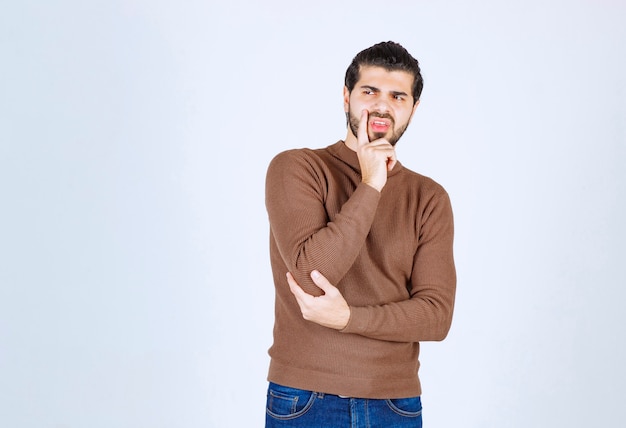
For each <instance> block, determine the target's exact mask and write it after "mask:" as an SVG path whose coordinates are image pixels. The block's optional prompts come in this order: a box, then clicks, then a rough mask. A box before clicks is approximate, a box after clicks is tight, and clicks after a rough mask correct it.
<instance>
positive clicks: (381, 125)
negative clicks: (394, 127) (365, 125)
mask: <svg viewBox="0 0 626 428" xmlns="http://www.w3.org/2000/svg"><path fill="white" fill-rule="evenodd" d="M369 122H370V123H369V125H370V129H371V130H372V131H373V132H386V131H387V130H388V129H389V127H390V126H391V120H389V119H383V118H380V117H373V118H371V119H370V121H369Z"/></svg>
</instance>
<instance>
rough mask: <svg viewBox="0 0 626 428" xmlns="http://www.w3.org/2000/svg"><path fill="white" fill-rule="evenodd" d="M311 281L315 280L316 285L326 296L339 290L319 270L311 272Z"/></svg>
mask: <svg viewBox="0 0 626 428" xmlns="http://www.w3.org/2000/svg"><path fill="white" fill-rule="evenodd" d="M311 279H313V282H314V283H315V285H317V286H318V287H319V288H321V289H322V291H324V294H328V293H332V292H333V291H335V290H337V288H336V287H335V286H334V285H332V284H331V283H330V282H329V281H328V280H327V279H326V277H325V276H324V275H322V274H321V273H320V272H319V271H317V270H314V271H313V272H311Z"/></svg>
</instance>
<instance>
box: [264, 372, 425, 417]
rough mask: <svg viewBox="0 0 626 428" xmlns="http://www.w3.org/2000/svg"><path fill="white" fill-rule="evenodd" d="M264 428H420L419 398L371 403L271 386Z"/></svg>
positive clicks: (268, 392)
mask: <svg viewBox="0 0 626 428" xmlns="http://www.w3.org/2000/svg"><path fill="white" fill-rule="evenodd" d="M265 427H266V428H278V427H280V428H287V427H294V428H296V427H306V428H341V427H346V428H375V427H385V428H409V427H410V428H421V427H422V402H421V400H420V397H412V398H400V399H388V400H372V399H367V398H343V397H340V396H338V395H332V394H324V393H321V392H311V391H304V390H302V389H296V388H289V387H286V386H281V385H277V384H275V383H272V382H270V385H269V388H268V390H267V412H266V416H265Z"/></svg>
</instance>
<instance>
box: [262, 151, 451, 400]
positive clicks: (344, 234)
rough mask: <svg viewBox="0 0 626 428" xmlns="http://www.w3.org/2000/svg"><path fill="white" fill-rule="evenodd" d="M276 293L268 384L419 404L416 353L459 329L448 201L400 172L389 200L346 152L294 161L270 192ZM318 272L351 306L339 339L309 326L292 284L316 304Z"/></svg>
mask: <svg viewBox="0 0 626 428" xmlns="http://www.w3.org/2000/svg"><path fill="white" fill-rule="evenodd" d="M266 206H267V211H268V215H269V222H270V258H271V263H272V271H273V276H274V283H275V287H276V308H275V324H274V343H273V345H272V347H271V348H270V350H269V354H270V357H271V363H270V369H269V376H268V379H269V380H270V381H272V382H275V383H278V384H282V385H286V386H290V387H294V388H300V389H306V390H312V391H318V392H325V393H329V394H338V395H347V396H351V397H360V398H402V397H411V396H417V395H421V386H420V382H419V378H418V375H417V372H418V368H419V361H418V356H419V342H420V341H425V340H442V339H444V338H445V336H446V335H447V333H448V330H449V328H450V323H451V321H452V311H453V307H454V295H455V288H456V273H455V268H454V260H453V255H452V240H453V221H452V209H451V206H450V200H449V198H448V195H447V193H446V192H445V190H444V189H443V188H442V187H441V186H440V185H439V184H437V183H435V182H434V181H433V180H431V179H430V178H427V177H424V176H422V175H420V174H417V173H415V172H413V171H410V170H409V169H407V168H404V167H403V166H402V165H401V164H400V163H398V164H396V166H395V167H394V169H393V170H392V171H391V172H390V173H389V174H388V179H387V183H386V185H385V187H384V188H383V190H382V192H381V193H379V192H377V191H376V190H375V189H373V188H372V187H370V186H368V185H366V184H363V183H361V176H360V172H359V162H358V159H357V155H356V153H355V152H354V151H352V150H351V149H350V148H348V147H347V146H346V145H345V144H344V143H343V142H342V141H339V142H338V143H336V144H333V145H331V146H329V147H327V148H325V149H318V150H310V149H297V150H289V151H286V152H283V153H281V154H279V155H277V156H276V157H275V158H274V159H273V160H272V162H271V163H270V166H269V169H268V172H267V181H266ZM313 269H317V270H319V271H320V272H321V273H322V274H323V275H325V276H326V277H327V278H328V280H329V281H330V282H331V283H332V284H334V285H335V286H337V287H338V288H339V290H340V291H341V293H342V294H343V296H344V297H345V299H346V301H347V302H348V304H349V305H350V310H351V316H350V321H349V322H348V325H347V326H346V327H345V329H343V330H342V331H337V330H333V329H329V328H325V327H322V326H319V325H317V324H315V323H312V322H309V321H306V320H304V319H303V318H302V315H301V312H300V309H299V307H298V304H297V302H296V300H295V298H294V296H293V295H292V294H291V292H290V291H289V286H288V284H287V280H286V277H285V274H286V272H287V271H289V272H291V273H292V274H293V275H294V277H295V278H296V281H298V283H299V284H300V285H301V286H302V287H303V288H304V290H305V291H307V292H308V293H311V294H315V295H319V294H321V290H319V288H317V287H316V286H315V284H314V283H313V282H312V280H311V278H310V276H309V275H310V272H311V271H312V270H313Z"/></svg>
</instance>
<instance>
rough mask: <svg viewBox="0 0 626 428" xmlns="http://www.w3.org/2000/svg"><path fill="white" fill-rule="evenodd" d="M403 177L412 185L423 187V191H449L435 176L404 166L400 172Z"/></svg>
mask: <svg viewBox="0 0 626 428" xmlns="http://www.w3.org/2000/svg"><path fill="white" fill-rule="evenodd" d="M400 175H401V176H402V177H403V181H405V182H406V183H407V184H409V185H410V186H411V187H415V188H418V189H421V190H422V191H429V192H432V193H444V194H445V193H447V192H446V189H445V188H444V187H443V186H442V185H441V184H440V183H439V182H437V181H435V180H434V179H433V178H431V177H429V176H426V175H424V174H420V173H419V172H416V171H413V170H412V169H409V168H407V167H406V166H404V165H403V166H402V171H401V174H400Z"/></svg>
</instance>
